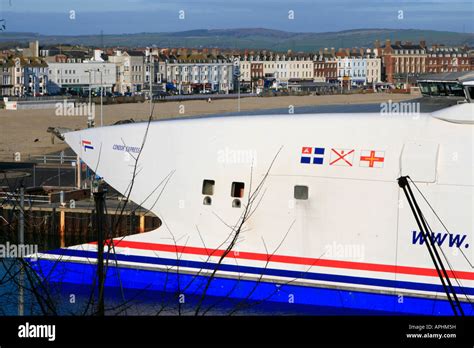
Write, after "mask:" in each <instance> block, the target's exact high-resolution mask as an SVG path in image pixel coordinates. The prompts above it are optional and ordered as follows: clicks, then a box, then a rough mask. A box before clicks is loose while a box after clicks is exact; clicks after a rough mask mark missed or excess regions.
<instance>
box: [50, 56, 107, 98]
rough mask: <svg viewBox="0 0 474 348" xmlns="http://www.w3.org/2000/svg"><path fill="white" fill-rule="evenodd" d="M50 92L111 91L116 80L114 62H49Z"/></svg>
mask: <svg viewBox="0 0 474 348" xmlns="http://www.w3.org/2000/svg"><path fill="white" fill-rule="evenodd" d="M48 68H49V76H48V92H49V93H59V92H60V91H64V90H70V91H72V90H74V91H77V92H86V91H88V90H89V88H91V89H92V90H97V91H98V90H99V89H100V88H101V87H102V88H103V90H104V91H105V92H111V91H112V88H113V86H114V84H115V82H116V67H115V64H113V63H107V62H94V61H88V62H84V63H48Z"/></svg>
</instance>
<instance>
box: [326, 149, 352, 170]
mask: <svg viewBox="0 0 474 348" xmlns="http://www.w3.org/2000/svg"><path fill="white" fill-rule="evenodd" d="M353 163H354V150H353V149H331V161H330V162H329V165H331V166H346V167H352V164H353Z"/></svg>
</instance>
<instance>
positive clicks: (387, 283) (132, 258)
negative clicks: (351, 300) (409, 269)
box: [47, 249, 474, 295]
mask: <svg viewBox="0 0 474 348" xmlns="http://www.w3.org/2000/svg"><path fill="white" fill-rule="evenodd" d="M47 253H48V254H54V255H62V256H75V257H83V258H89V259H96V258H97V252H94V251H84V250H75V249H56V250H51V251H48V252H47ZM109 257H110V259H111V260H117V261H127V262H139V263H148V264H154V265H166V266H178V267H189V268H197V269H207V270H214V269H215V268H216V267H217V265H216V264H215V263H211V262H202V261H189V260H177V259H168V258H159V257H149V256H137V255H123V254H110V256H109ZM218 269H219V270H220V271H226V272H237V273H248V274H257V275H268V276H277V277H286V278H290V279H311V280H320V281H328V282H337V283H349V284H359V285H370V286H380V287H386V288H392V289H394V288H401V289H410V290H421V291H431V292H440V293H444V289H443V286H442V285H435V284H425V283H417V282H409V281H400V280H389V279H375V278H366V277H354V276H346V275H336V274H325V273H314V272H300V271H291V270H281V269H275V268H261V267H252V266H238V265H229V264H221V265H219V266H218ZM454 288H455V290H456V292H457V293H458V294H460V295H461V294H466V295H474V288H468V287H463V288H461V287H458V286H455V287H454Z"/></svg>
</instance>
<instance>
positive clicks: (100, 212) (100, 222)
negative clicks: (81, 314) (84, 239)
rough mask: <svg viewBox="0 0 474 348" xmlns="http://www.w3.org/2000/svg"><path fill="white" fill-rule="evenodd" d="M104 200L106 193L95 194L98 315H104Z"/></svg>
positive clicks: (99, 191) (100, 191)
mask: <svg viewBox="0 0 474 348" xmlns="http://www.w3.org/2000/svg"><path fill="white" fill-rule="evenodd" d="M104 198H105V192H104V191H102V190H100V189H99V190H98V191H97V192H94V201H95V213H96V227H97V275H98V278H99V279H98V280H99V282H98V283H99V301H98V309H97V315H99V316H103V315H104V283H105V276H104Z"/></svg>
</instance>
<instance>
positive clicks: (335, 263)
mask: <svg viewBox="0 0 474 348" xmlns="http://www.w3.org/2000/svg"><path fill="white" fill-rule="evenodd" d="M91 244H97V243H91ZM115 246H117V247H120V248H131V249H141V250H153V251H165V252H171V253H178V254H181V253H182V254H193V255H206V256H216V257H220V256H222V255H223V254H224V252H225V250H221V249H217V250H212V249H206V248H199V247H191V246H181V245H170V244H157V243H145V242H133V241H125V240H122V241H117V240H116V241H115ZM226 257H229V258H235V259H244V260H258V261H265V262H280V263H289V264H295V265H307V266H315V267H331V268H343V269H355V270H361V271H372V272H387V273H399V274H410V275H417V276H427V277H437V276H438V273H437V272H436V269H432V268H422V267H409V266H395V265H383V264H376V263H366V262H353V261H340V260H328V259H315V258H311V257H300V256H285V255H267V254H261V253H252V252H245V251H231V252H229V254H227V256H226ZM447 272H448V275H449V276H450V277H454V276H456V278H458V279H468V280H474V272H465V271H454V272H453V271H447Z"/></svg>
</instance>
